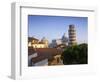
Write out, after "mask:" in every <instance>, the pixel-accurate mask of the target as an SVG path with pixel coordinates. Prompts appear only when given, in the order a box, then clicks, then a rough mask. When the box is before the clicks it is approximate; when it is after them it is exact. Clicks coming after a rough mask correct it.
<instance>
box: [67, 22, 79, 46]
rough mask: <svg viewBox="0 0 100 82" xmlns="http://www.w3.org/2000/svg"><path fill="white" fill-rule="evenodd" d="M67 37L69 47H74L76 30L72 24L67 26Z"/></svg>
mask: <svg viewBox="0 0 100 82" xmlns="http://www.w3.org/2000/svg"><path fill="white" fill-rule="evenodd" d="M68 35H69V43H68V45H69V46H73V45H76V43H77V42H76V30H75V26H74V25H73V24H71V25H69V30H68Z"/></svg>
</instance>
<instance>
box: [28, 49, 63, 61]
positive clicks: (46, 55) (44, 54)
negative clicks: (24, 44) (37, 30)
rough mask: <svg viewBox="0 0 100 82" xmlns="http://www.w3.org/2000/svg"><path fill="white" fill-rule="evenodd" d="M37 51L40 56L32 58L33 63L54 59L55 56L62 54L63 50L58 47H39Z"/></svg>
mask: <svg viewBox="0 0 100 82" xmlns="http://www.w3.org/2000/svg"><path fill="white" fill-rule="evenodd" d="M33 50H34V49H33ZM36 52H37V54H38V56H37V57H35V58H32V62H33V63H36V62H39V61H41V60H44V59H52V58H53V56H55V55H58V54H61V53H62V50H58V49H56V48H37V49H36ZM29 53H30V52H29Z"/></svg>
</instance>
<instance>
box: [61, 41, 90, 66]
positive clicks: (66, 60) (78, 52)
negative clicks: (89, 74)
mask: <svg viewBox="0 0 100 82" xmlns="http://www.w3.org/2000/svg"><path fill="white" fill-rule="evenodd" d="M87 46H88V45H87V44H85V43H84V44H80V45H75V46H70V47H67V48H66V49H65V50H64V52H63V53H62V57H61V58H62V60H63V64H65V65H67V64H87V57H88V56H87V53H88V52H87V51H88V49H87Z"/></svg>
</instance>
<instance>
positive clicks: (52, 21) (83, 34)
mask: <svg viewBox="0 0 100 82" xmlns="http://www.w3.org/2000/svg"><path fill="white" fill-rule="evenodd" d="M70 24H74V25H75V29H76V39H77V43H84V42H86V43H87V42H88V41H87V39H88V18H87V17H71V16H46V15H45V16H42V15H28V36H29V37H35V38H37V39H39V40H41V39H42V38H43V37H45V38H46V39H48V40H49V42H51V41H52V40H53V39H60V38H62V36H63V34H64V33H65V34H66V36H67V37H68V29H69V25H70Z"/></svg>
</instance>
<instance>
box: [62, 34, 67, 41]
mask: <svg viewBox="0 0 100 82" xmlns="http://www.w3.org/2000/svg"><path fill="white" fill-rule="evenodd" d="M62 42H68V38H67V37H66V34H65V33H64V35H63V36H62Z"/></svg>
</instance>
